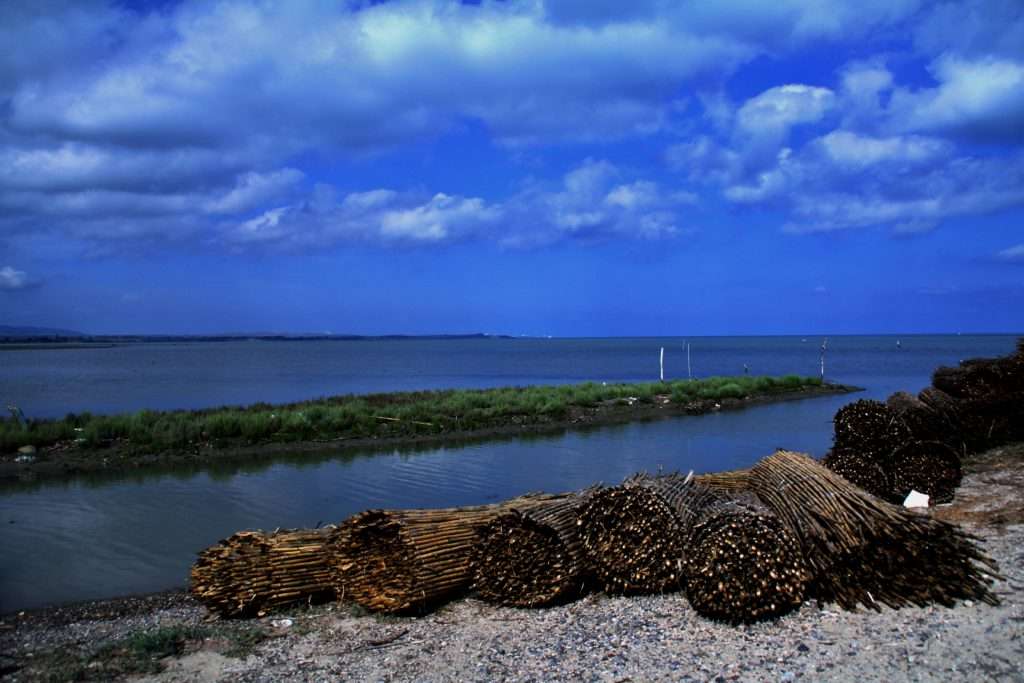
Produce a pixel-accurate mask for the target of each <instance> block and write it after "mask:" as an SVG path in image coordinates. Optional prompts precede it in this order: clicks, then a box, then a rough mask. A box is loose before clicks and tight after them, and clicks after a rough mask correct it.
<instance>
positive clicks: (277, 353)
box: [0, 336, 1015, 613]
mask: <svg viewBox="0 0 1024 683" xmlns="http://www.w3.org/2000/svg"><path fill="white" fill-rule="evenodd" d="M900 339H901V342H902V348H897V346H896V338H895V337H834V338H830V340H829V349H828V354H827V358H826V360H827V367H826V374H827V376H828V377H829V378H831V379H834V380H836V381H840V382H845V383H850V384H857V385H860V386H863V387H866V388H867V392H866V393H865V394H859V395H856V396H854V397H850V396H840V397H830V398H824V399H815V400H810V401H798V402H790V403H780V404H776V405H770V406H762V407H759V408H754V409H750V410H746V411H742V412H735V413H726V414H717V415H706V416H701V417H683V418H677V419H672V420H664V421H659V422H652V423H645V424H633V425H627V426H620V427H610V428H602V429H596V430H590V431H585V432H569V433H565V434H562V435H555V436H549V437H544V438H535V439H529V440H513V441H505V442H488V443H476V444H466V445H460V446H458V447H450V448H440V449H429V450H420V451H397V450H388V451H386V452H383V453H376V454H361V455H356V456H347V457H344V458H337V457H332V455H331V454H330V453H324V454H321V455H319V456H315V457H304V458H303V459H301V460H291V461H286V462H282V463H279V464H275V465H272V466H263V467H250V468H243V469H234V470H219V471H214V472H203V473H195V472H172V473H167V474H162V475H152V476H144V477H138V476H136V477H128V478H119V479H109V478H108V479H92V480H79V481H75V482H72V483H68V484H60V485H46V486H35V487H20V488H8V489H6V490H5V491H3V492H2V493H0V547H2V548H3V551H4V552H3V559H2V560H0V613H4V612H9V611H11V610H16V609H23V608H30V607H36V606H41V605H45V604H53V603H60V602H68V601H73V600H81V599H89V598H101V597H110V596H115V595H125V594H130V593H141V592H148V591H154V590H160V589H164V588H171V587H176V586H182V585H184V584H185V582H186V581H187V576H188V568H189V566H190V564H191V562H192V561H193V559H194V557H195V553H196V552H197V551H198V550H200V549H202V548H204V547H206V546H208V545H210V544H212V543H214V542H216V541H217V540H218V539H219V538H222V537H224V536H227V535H229V534H231V533H232V532H234V531H236V530H239V529H243V528H275V527H310V526H315V525H317V524H318V523H328V522H333V521H339V520H341V519H343V518H344V517H346V516H348V515H350V514H352V513H354V512H357V511H359V510H362V509H365V508H368V507H382V506H383V507H406V506H441V505H462V504H471V503H481V502H488V501H495V500H500V499H504V498H507V497H510V496H513V495H517V494H520V493H525V492H527V491H533V490H539V489H544V490H549V491H554V490H564V489H572V488H578V487H582V486H585V485H588V484H591V483H593V482H595V481H605V482H618V481H620V480H621V479H622V478H623V477H624V476H626V475H628V474H630V473H632V472H634V471H637V470H643V469H646V470H656V469H657V468H659V467H664V468H666V469H682V470H688V469H694V470H696V471H698V472H701V471H712V470H720V469H729V468H733V467H742V466H746V465H749V464H751V463H752V462H753V461H755V460H756V459H758V458H759V457H761V456H763V455H765V454H767V453H769V452H770V451H771V450H773V449H774V448H776V447H780V446H783V447H787V448H794V449H799V450H804V451H810V452H812V453H817V454H821V453H822V452H824V450H825V449H826V448H827V447H828V445H829V443H830V440H831V423H830V420H831V417H832V415H833V414H834V413H835V411H836V410H837V409H838V408H839V407H840V406H841V405H843V404H844V403H846V402H848V401H850V400H853V398H857V397H863V396H868V397H878V398H884V397H885V396H887V395H888V394H889V393H892V392H893V391H897V390H901V389H902V390H909V391H917V390H919V389H921V388H922V387H924V386H926V385H927V384H928V381H929V379H928V378H929V375H930V373H931V371H932V370H933V369H934V368H935V367H936V366H938V365H941V364H951V363H955V362H957V361H958V360H961V359H963V358H967V357H973V356H992V355H1001V354H1005V353H1008V352H1010V351H1011V350H1012V349H1013V346H1014V342H1015V337H1012V336H921V337H901V338H900ZM820 343H821V339H820V338H808V339H807V341H806V342H804V341H802V340H801V338H799V337H772V338H750V337H746V338H697V339H691V340H690V344H691V363H692V368H693V372H694V376H708V375H713V374H736V373H739V372H742V369H743V365H744V363H745V364H747V365H748V366H749V367H750V370H751V372H752V373H756V374H785V373H799V374H809V375H813V374H817V371H818V349H819V346H820ZM682 344H683V340H681V339H612V340H609V339H599V340H473V341H386V342H362V341H361V342H242V343H216V344H160V345H138V346H128V347H121V348H114V349H95V350H62V351H29V352H3V353H0V400H5V401H14V402H16V403H18V404H19V405H21V406H22V407H23V409H24V410H25V412H26V413H27V414H29V415H62V414H64V413H65V412H68V411H76V412H77V411H84V410H89V411H93V412H115V411H124V410H137V409H140V408H142V407H148V408H192V407H201V406H209V405H220V404H226V403H250V402H253V401H256V400H264V401H272V402H276V401H286V400H299V399H303V398H310V397H313V396H318V395H327V394H337V393H362V392H367V391H388V390H396V389H414V388H437V387H483V386H496V385H509V384H532V383H560V382H576V381H585V380H596V381H627V380H646V379H653V378H655V377H656V373H657V357H658V349H659V348H660V347H661V346H664V347H666V375H667V376H670V377H679V376H685V375H686V354H685V352H683V351H682Z"/></svg>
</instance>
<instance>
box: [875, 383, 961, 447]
mask: <svg viewBox="0 0 1024 683" xmlns="http://www.w3.org/2000/svg"><path fill="white" fill-rule="evenodd" d="M885 404H886V405H887V406H889V407H890V408H891V409H892V410H893V411H895V413H896V415H897V416H898V417H899V419H901V420H903V424H905V425H906V426H907V429H908V430H909V432H910V436H911V437H912V438H914V439H916V440H918V441H942V442H943V443H949V444H955V443H956V442H957V434H956V427H955V425H954V424H953V423H951V422H950V420H949V419H948V418H947V417H945V416H944V415H942V414H941V413H940V412H939V411H937V410H936V409H935V408H933V407H932V406H929V405H928V404H926V403H925V402H924V401H922V400H921V399H920V398H918V397H917V396H914V395H913V394H908V393H907V392H905V391H898V392H896V393H895V394H893V395H892V396H890V397H889V398H888V399H886V401H885Z"/></svg>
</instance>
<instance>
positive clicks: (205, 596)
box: [191, 528, 334, 617]
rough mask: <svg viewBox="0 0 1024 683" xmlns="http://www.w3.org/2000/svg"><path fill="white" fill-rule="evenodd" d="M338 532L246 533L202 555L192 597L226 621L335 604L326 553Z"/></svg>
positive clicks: (193, 578)
mask: <svg viewBox="0 0 1024 683" xmlns="http://www.w3.org/2000/svg"><path fill="white" fill-rule="evenodd" d="M332 533H333V528H326V529H298V530H287V531H275V532H272V533H264V532H262V531H240V532H238V533H236V534H234V535H232V536H231V537H229V538H226V539H224V540H222V541H221V542H220V543H218V544H217V545H215V546H211V547H209V548H207V549H206V550H204V551H202V552H201V553H199V559H198V560H197V561H196V563H195V564H194V565H192V572H191V591H192V595H194V596H195V597H196V598H197V599H198V600H199V601H200V602H202V603H203V604H204V605H206V607H207V608H208V609H210V610H211V611H213V612H216V613H218V614H219V615H221V616H223V617H252V616H262V615H263V614H265V613H267V612H268V611H270V610H272V609H275V608H278V607H285V606H288V605H292V604H296V603H305V602H326V601H329V600H333V599H334V583H333V581H332V572H331V569H330V567H329V566H328V563H327V554H326V552H325V547H326V546H327V544H328V543H329V542H330V540H331V534H332Z"/></svg>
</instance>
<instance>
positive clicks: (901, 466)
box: [891, 441, 963, 503]
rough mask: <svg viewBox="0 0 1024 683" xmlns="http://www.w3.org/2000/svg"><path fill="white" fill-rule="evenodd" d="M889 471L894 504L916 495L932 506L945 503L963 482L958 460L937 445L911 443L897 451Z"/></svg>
mask: <svg viewBox="0 0 1024 683" xmlns="http://www.w3.org/2000/svg"><path fill="white" fill-rule="evenodd" d="M891 471H892V485H891V488H892V491H893V493H894V494H895V498H896V499H897V500H903V499H904V498H906V496H907V494H908V493H910V492H911V491H919V492H921V493H927V494H928V496H929V497H930V498H931V502H933V503H948V502H950V501H952V500H953V494H954V493H956V489H957V487H959V486H960V482H961V480H962V479H963V468H962V467H961V466H960V456H959V455H957V453H956V451H954V450H953V449H952V448H950V447H949V446H947V445H946V444H944V443H941V442H938V441H911V442H910V443H908V444H905V445H903V446H901V447H899V448H897V449H896V452H895V453H893V458H892V466H891Z"/></svg>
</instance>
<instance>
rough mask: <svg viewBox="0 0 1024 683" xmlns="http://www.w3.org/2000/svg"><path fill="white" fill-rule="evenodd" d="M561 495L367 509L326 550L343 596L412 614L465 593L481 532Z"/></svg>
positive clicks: (380, 608)
mask: <svg viewBox="0 0 1024 683" xmlns="http://www.w3.org/2000/svg"><path fill="white" fill-rule="evenodd" d="M561 497H564V496H552V495H537V494H535V495H528V496H523V497H521V498H513V499H512V500H508V501H504V502H502V503H497V504H494V505H481V506H476V507H462V508H444V509H435V510H367V511H365V512H361V513H359V514H357V515H354V516H352V517H350V518H349V519H347V520H345V522H343V523H342V524H341V525H340V526H339V528H338V531H337V534H336V538H335V540H334V542H333V543H332V544H331V545H330V547H329V555H330V560H329V561H330V565H331V568H332V569H333V571H334V582H335V586H336V588H337V592H338V595H339V596H340V597H342V598H348V599H351V600H354V601H355V602H356V603H358V604H359V605H361V606H362V607H365V608H366V609H368V610H371V611H375V612H387V613H399V612H412V611H417V610H422V609H425V608H428V607H430V606H431V605H434V604H436V603H438V602H441V601H442V600H446V599H449V598H451V597H453V596H455V595H458V594H459V593H461V592H463V591H464V590H466V589H467V588H468V587H469V585H470V583H471V581H472V573H471V569H470V566H469V555H470V550H471V549H472V547H473V546H474V545H475V544H476V543H477V541H478V538H479V532H480V529H481V528H483V527H484V526H486V525H487V524H489V523H490V522H491V521H492V520H493V519H494V518H495V517H497V516H498V515H501V514H503V513H506V512H509V511H511V510H514V509H517V508H519V507H523V506H529V505H532V504H535V503H537V502H542V501H546V500H553V499H557V498H561Z"/></svg>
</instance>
